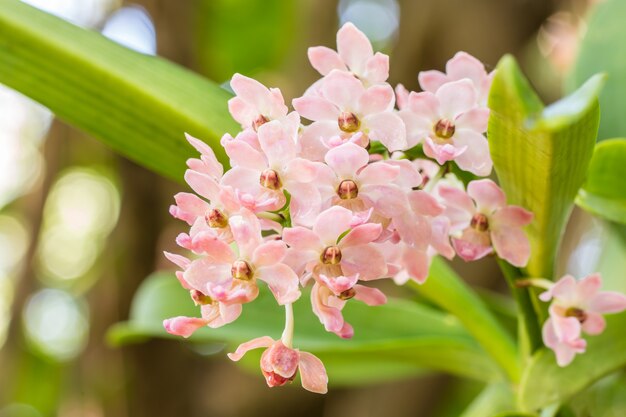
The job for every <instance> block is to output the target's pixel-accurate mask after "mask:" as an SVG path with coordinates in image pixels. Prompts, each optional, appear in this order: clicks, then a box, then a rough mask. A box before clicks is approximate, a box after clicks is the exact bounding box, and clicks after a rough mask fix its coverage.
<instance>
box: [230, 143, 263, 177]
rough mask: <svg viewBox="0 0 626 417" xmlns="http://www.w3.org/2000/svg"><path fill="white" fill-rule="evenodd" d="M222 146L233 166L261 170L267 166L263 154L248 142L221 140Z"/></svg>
mask: <svg viewBox="0 0 626 417" xmlns="http://www.w3.org/2000/svg"><path fill="white" fill-rule="evenodd" d="M222 146H223V147H224V150H226V154H227V155H228V157H229V158H230V164H231V165H232V166H233V167H242V168H248V169H253V170H257V171H261V170H263V169H265V168H266V167H267V161H266V159H265V156H264V155H263V154H262V153H261V152H259V151H257V150H256V149H254V148H253V147H252V146H250V145H249V144H248V143H246V142H244V141H242V140H238V139H234V140H229V141H223V142H222Z"/></svg>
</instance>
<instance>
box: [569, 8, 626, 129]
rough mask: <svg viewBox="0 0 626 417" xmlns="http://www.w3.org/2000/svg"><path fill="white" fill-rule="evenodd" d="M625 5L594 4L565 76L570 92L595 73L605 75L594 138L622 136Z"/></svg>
mask: <svg viewBox="0 0 626 417" xmlns="http://www.w3.org/2000/svg"><path fill="white" fill-rule="evenodd" d="M624 16H626V2H624V1H623V0H605V1H603V2H598V4H597V5H596V6H595V8H594V12H593V13H592V15H591V18H590V19H589V22H588V25H587V28H586V31H585V37H584V38H583V40H582V42H581V45H580V50H579V52H578V57H577V59H576V62H575V64H574V66H573V69H572V71H571V73H570V74H569V77H568V80H567V84H568V87H569V88H570V90H573V89H574V88H576V86H578V85H580V84H581V83H582V82H584V81H585V80H586V79H587V78H588V77H590V76H592V75H593V74H596V73H598V72H607V73H608V75H609V77H608V79H607V85H606V88H605V89H604V90H603V91H602V94H600V105H601V107H602V118H601V120H600V130H599V133H598V138H599V139H600V140H602V139H608V138H614V137H623V136H626V118H625V117H624V108H625V107H626V43H624V39H626V26H624Z"/></svg>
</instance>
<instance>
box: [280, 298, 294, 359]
mask: <svg viewBox="0 0 626 417" xmlns="http://www.w3.org/2000/svg"><path fill="white" fill-rule="evenodd" d="M281 341H282V342H283V345H285V346H287V347H288V348H290V349H291V348H293V307H292V305H291V304H285V330H283V335H282V337H281Z"/></svg>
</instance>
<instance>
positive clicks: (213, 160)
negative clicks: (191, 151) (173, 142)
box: [185, 133, 224, 178]
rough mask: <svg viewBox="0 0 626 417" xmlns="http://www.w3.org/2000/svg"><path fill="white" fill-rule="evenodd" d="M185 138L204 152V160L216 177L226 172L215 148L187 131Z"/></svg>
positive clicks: (199, 150)
mask: <svg viewBox="0 0 626 417" xmlns="http://www.w3.org/2000/svg"><path fill="white" fill-rule="evenodd" d="M185 138H186V139H187V141H188V142H189V143H190V144H191V145H192V146H193V147H194V148H196V150H197V151H198V152H200V153H201V154H202V156H203V158H202V161H203V162H204V163H205V164H206V166H207V168H208V173H209V174H211V175H213V177H215V178H219V177H221V176H222V175H223V174H224V167H223V166H222V164H221V163H220V162H219V161H218V160H217V157H216V156H215V152H213V149H211V147H210V146H209V145H207V144H206V143H204V142H202V141H201V140H200V139H196V138H194V137H193V136H191V135H189V134H188V133H185Z"/></svg>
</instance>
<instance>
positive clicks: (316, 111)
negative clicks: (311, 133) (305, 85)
mask: <svg viewBox="0 0 626 417" xmlns="http://www.w3.org/2000/svg"><path fill="white" fill-rule="evenodd" d="M292 104H293V108H294V109H296V111H297V112H298V113H299V114H300V116H302V117H304V118H306V119H309V120H312V121H320V120H333V121H334V122H335V123H337V118H338V117H339V114H340V113H341V110H340V109H339V108H338V107H337V105H335V104H334V103H332V102H330V101H329V100H327V99H325V98H323V97H320V96H304V97H300V98H296V99H294V100H293V102H292Z"/></svg>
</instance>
